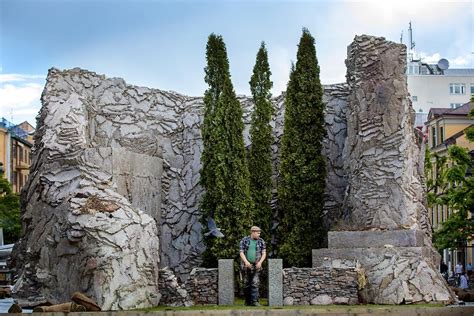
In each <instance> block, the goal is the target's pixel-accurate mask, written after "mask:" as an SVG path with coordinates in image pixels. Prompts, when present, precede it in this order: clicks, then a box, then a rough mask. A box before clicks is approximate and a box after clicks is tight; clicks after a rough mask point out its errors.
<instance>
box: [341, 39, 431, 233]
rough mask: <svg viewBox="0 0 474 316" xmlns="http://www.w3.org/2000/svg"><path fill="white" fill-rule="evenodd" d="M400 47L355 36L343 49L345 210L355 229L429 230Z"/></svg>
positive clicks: (418, 152)
mask: <svg viewBox="0 0 474 316" xmlns="http://www.w3.org/2000/svg"><path fill="white" fill-rule="evenodd" d="M405 60H406V47H405V46H404V45H401V44H396V43H393V42H389V41H386V40H385V39H384V38H376V37H369V36H356V38H355V39H354V42H353V43H352V44H351V45H350V46H349V48H348V57H347V61H346V64H347V82H348V84H349V88H350V95H349V98H348V114H347V145H346V146H347V147H346V149H345V152H346V154H347V159H345V162H346V165H345V170H346V174H347V175H348V187H347V191H348V195H347V199H346V201H345V202H346V203H345V208H346V215H347V216H348V217H349V218H350V223H351V225H352V226H353V227H354V228H355V229H357V230H362V229H368V228H380V229H400V228H402V229H423V230H424V231H426V233H427V234H429V232H430V231H431V229H430V228H429V227H428V222H427V220H426V219H427V210H426V208H425V206H424V205H423V201H424V198H425V196H424V194H423V192H424V191H423V187H422V184H421V175H420V174H419V172H418V171H419V168H418V165H419V164H420V163H422V162H420V160H419V158H420V156H421V155H420V148H419V147H418V146H416V143H417V141H416V137H415V134H414V130H413V120H414V111H413V109H412V107H411V104H410V101H409V99H408V97H407V96H408V91H407V84H406V75H405V67H406V61H405Z"/></svg>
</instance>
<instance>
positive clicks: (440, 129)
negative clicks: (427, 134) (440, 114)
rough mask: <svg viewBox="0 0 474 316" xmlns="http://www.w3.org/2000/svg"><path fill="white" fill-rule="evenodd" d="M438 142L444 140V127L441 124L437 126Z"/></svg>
mask: <svg viewBox="0 0 474 316" xmlns="http://www.w3.org/2000/svg"><path fill="white" fill-rule="evenodd" d="M439 142H440V143H442V142H444V128H443V127H442V126H441V127H440V128H439Z"/></svg>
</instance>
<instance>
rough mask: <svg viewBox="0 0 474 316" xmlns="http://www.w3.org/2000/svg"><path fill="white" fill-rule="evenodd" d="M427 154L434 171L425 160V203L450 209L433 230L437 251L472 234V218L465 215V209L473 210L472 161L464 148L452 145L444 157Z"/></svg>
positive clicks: (453, 245) (473, 231) (457, 244)
mask: <svg viewBox="0 0 474 316" xmlns="http://www.w3.org/2000/svg"><path fill="white" fill-rule="evenodd" d="M427 156H428V157H427V160H429V159H430V157H431V156H433V158H434V160H435V170H433V166H432V165H431V162H428V161H426V163H425V168H426V173H427V177H432V178H431V179H429V178H428V179H429V180H428V181H427V186H428V205H429V206H430V207H431V206H433V205H443V206H447V207H448V208H449V209H451V210H452V211H453V214H452V215H451V216H450V217H449V218H448V219H447V220H446V221H445V222H443V223H442V225H441V228H440V229H438V230H436V231H435V232H434V234H433V239H434V244H435V247H436V248H437V249H439V250H441V249H446V248H451V249H454V248H457V247H459V246H460V245H461V244H462V243H463V242H464V241H471V240H473V237H474V221H473V220H472V219H470V218H469V212H473V213H474V177H473V176H472V169H473V167H474V164H473V161H472V158H471V156H470V155H469V152H468V151H467V149H465V148H462V147H459V146H455V145H453V146H450V147H449V149H448V157H439V156H437V155H431V154H428V155H427ZM432 172H436V174H433V173H432ZM433 176H435V177H433Z"/></svg>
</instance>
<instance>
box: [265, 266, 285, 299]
mask: <svg viewBox="0 0 474 316" xmlns="http://www.w3.org/2000/svg"><path fill="white" fill-rule="evenodd" d="M268 305H269V306H282V305H283V260H282V259H269V260H268Z"/></svg>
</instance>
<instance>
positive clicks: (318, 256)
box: [313, 247, 431, 268]
mask: <svg viewBox="0 0 474 316" xmlns="http://www.w3.org/2000/svg"><path fill="white" fill-rule="evenodd" d="M395 253H396V254H398V255H401V256H403V257H411V258H419V257H423V258H429V257H430V256H431V249H430V248H429V247H388V248H370V251H369V249H367V248H339V249H328V248H321V249H313V267H314V268H316V267H321V266H328V265H329V266H330V265H331V264H332V261H333V260H334V259H342V260H359V262H360V263H361V264H362V266H364V265H367V264H371V263H372V262H373V261H377V260H379V259H378V258H380V257H385V256H391V255H393V254H395Z"/></svg>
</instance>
